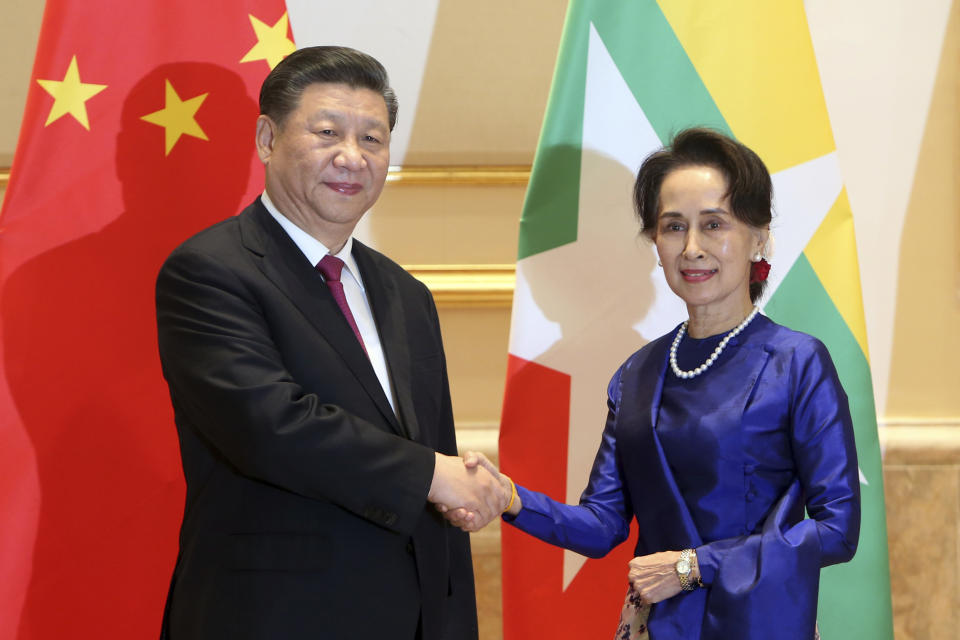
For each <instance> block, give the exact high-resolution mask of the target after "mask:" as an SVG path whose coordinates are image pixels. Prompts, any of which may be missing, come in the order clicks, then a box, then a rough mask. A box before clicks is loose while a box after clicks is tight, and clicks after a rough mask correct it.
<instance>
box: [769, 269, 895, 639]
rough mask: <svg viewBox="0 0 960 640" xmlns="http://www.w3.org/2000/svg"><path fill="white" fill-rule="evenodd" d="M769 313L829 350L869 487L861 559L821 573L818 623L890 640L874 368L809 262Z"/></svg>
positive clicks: (792, 274) (835, 633)
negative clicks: (810, 336)
mask: <svg viewBox="0 0 960 640" xmlns="http://www.w3.org/2000/svg"><path fill="white" fill-rule="evenodd" d="M765 311H766V313H767V315H769V316H770V317H771V318H773V319H774V320H776V321H777V322H779V323H781V324H784V325H786V326H788V327H790V328H791V329H795V330H797V331H803V332H804V333H809V334H810V335H813V336H816V337H817V338H819V339H820V340H821V341H822V342H823V343H824V344H825V345H826V346H827V349H828V350H829V351H830V356H831V358H833V362H834V364H835V365H836V367H837V374H838V375H839V376H840V382H841V384H843V388H844V390H845V391H846V392H847V397H848V398H849V400H850V413H851V415H852V417H853V426H854V431H855V433H856V439H857V458H858V459H859V463H860V469H861V471H862V472H863V475H864V477H865V478H866V479H867V483H868V484H867V485H863V484H861V486H860V491H861V503H862V513H861V525H860V545H859V547H858V548H857V555H856V556H855V557H854V559H853V561H852V562H850V563H848V564H841V565H835V566H832V567H827V568H826V569H824V570H823V572H822V574H821V580H820V606H819V612H818V617H819V623H820V629H821V631H822V634H823V637H824V638H890V637H892V630H891V628H890V620H891V618H892V607H891V603H890V589H889V585H890V565H889V561H888V555H887V522H886V515H885V511H884V504H883V470H882V468H881V460H880V445H879V441H878V437H877V416H876V412H875V409H874V405H873V385H872V382H871V379H870V367H869V363H868V362H867V359H866V357H865V356H864V353H863V350H862V349H861V348H860V345H859V343H858V342H857V340H856V338H855V337H854V335H853V333H852V332H851V331H850V328H849V327H848V326H847V324H846V322H844V320H843V317H842V316H841V315H840V312H839V311H838V310H837V308H836V306H835V305H834V303H833V300H832V299H831V298H830V295H829V294H828V293H827V291H826V289H824V287H823V285H822V284H821V282H820V279H819V278H818V277H817V274H816V272H814V270H813V267H812V266H811V265H810V262H809V261H808V260H807V257H806V255H804V254H800V257H799V258H797V261H796V262H794V263H793V266H792V267H791V269H790V271H789V273H787V276H786V278H784V280H783V282H782V283H781V285H780V287H779V288H778V289H777V291H776V292H775V293H774V295H773V297H772V298H771V299H770V302H769V303H768V304H767V305H766V307H765ZM854 612H855V613H856V615H853V614H854Z"/></svg>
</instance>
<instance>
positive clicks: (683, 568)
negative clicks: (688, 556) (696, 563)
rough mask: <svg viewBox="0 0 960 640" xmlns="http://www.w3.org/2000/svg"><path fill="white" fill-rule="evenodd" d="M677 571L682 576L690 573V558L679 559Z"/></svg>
mask: <svg viewBox="0 0 960 640" xmlns="http://www.w3.org/2000/svg"><path fill="white" fill-rule="evenodd" d="M677 573H679V574H680V575H682V576H685V575H687V574H688V573H690V561H689V560H678V561H677Z"/></svg>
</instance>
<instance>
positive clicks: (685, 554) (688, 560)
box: [676, 549, 697, 591]
mask: <svg viewBox="0 0 960 640" xmlns="http://www.w3.org/2000/svg"><path fill="white" fill-rule="evenodd" d="M696 557H697V553H696V551H694V550H693V549H684V550H683V551H681V552H680V559H679V560H677V564H676V570H677V578H679V579H680V588H681V589H683V590H684V591H693V590H694V589H696V588H697V581H696V580H691V579H690V574H691V573H693V561H694V559H695V558H696Z"/></svg>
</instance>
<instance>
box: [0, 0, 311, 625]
mask: <svg viewBox="0 0 960 640" xmlns="http://www.w3.org/2000/svg"><path fill="white" fill-rule="evenodd" d="M292 50H293V41H292V37H291V35H290V30H289V25H288V19H287V16H286V9H285V6H284V2H283V0H207V1H206V2H194V1H193V0H163V1H161V0H152V1H147V0H144V1H142V2H135V3H129V2H128V3H117V2H114V1H110V0H47V4H46V10H45V14H44V19H43V28H42V31H41V35H40V41H39V45H38V49H37V56H36V61H35V64H34V70H33V75H32V79H31V87H30V92H29V95H28V99H27V108H26V115H25V116H24V120H23V125H22V127H21V133H20V141H19V145H18V147H17V152H16V155H15V158H14V163H13V167H12V170H11V177H10V184H9V187H8V190H7V193H6V198H5V202H4V207H3V210H2V212H0V442H2V445H0V575H2V576H3V580H0V640H13V639H14V638H17V639H19V640H28V639H29V640H33V639H48V638H49V639H53V638H56V639H58V640H59V639H61V638H87V637H89V638H97V639H101V638H151V637H157V635H158V634H159V630H160V620H161V616H162V613H163V603H164V599H165V596H166V592H167V588H168V586H169V581H170V575H171V572H172V569H173V565H174V562H175V560H176V549H177V528H178V525H179V522H180V517H181V515H182V510H183V501H184V495H183V493H184V486H183V481H182V473H181V471H180V463H179V455H178V449H177V440H176V431H175V429H174V425H173V415H172V410H171V409H170V406H169V398H168V395H167V391H166V386H165V384H164V382H163V379H162V377H161V373H160V366H159V358H158V356H157V348H156V330H155V321H154V306H153V287H154V280H155V277H156V273H157V271H158V269H159V267H160V265H161V263H162V261H163V259H164V258H165V257H166V255H167V254H168V253H169V252H170V251H171V250H172V249H173V248H174V247H175V246H176V245H177V244H179V243H180V242H182V241H183V240H184V239H186V238H187V237H188V236H189V235H191V234H192V233H194V232H196V231H198V230H200V229H202V228H203V227H206V226H209V225H210V224H212V223H213V222H215V221H218V220H222V219H224V218H227V217H229V216H231V215H233V214H235V213H236V212H237V211H238V210H239V209H240V208H241V206H242V205H243V204H245V203H246V202H247V201H249V200H251V199H252V198H253V197H254V196H255V194H256V193H257V192H258V191H259V190H260V189H261V188H262V185H263V180H262V173H261V172H262V169H261V167H260V163H259V161H258V160H257V158H256V156H255V154H254V152H253V149H254V144H253V135H254V121H255V118H256V115H257V112H258V111H257V104H256V96H257V92H258V90H259V86H260V83H261V82H262V80H263V78H264V77H265V76H266V74H267V73H268V71H269V70H270V68H271V67H272V66H274V65H276V63H277V62H279V61H280V60H281V59H282V58H283V56H285V55H286V54H288V53H290V52H291V51H292Z"/></svg>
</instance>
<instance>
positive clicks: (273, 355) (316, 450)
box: [156, 248, 434, 533]
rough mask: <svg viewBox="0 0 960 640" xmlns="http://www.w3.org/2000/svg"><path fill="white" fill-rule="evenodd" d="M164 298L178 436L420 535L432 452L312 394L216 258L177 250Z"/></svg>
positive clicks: (241, 466)
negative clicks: (194, 437)
mask: <svg viewBox="0 0 960 640" xmlns="http://www.w3.org/2000/svg"><path fill="white" fill-rule="evenodd" d="M156 295H157V327H158V341H159V347H160V358H161V362H162V366H163V373H164V376H165V378H166V379H167V382H168V384H169V386H170V393H171V398H172V400H173V404H174V410H175V412H176V414H177V421H178V424H179V425H180V428H181V429H183V428H190V429H193V430H195V431H196V432H197V433H198V435H199V436H200V437H201V438H202V439H203V440H204V441H205V442H206V443H207V444H208V445H209V447H211V448H212V449H213V450H215V451H216V454H217V455H220V456H222V457H223V458H225V459H226V460H227V461H228V462H229V464H230V465H231V466H233V467H234V468H235V469H236V471H237V472H238V473H240V474H243V475H246V476H249V477H251V478H255V479H257V480H259V481H262V482H265V483H269V484H272V485H275V486H278V487H281V488H283V489H286V490H289V491H291V492H294V493H297V494H300V495H303V496H307V497H311V498H316V499H321V500H327V501H331V502H334V503H336V504H338V505H340V506H342V507H343V508H345V509H347V510H349V511H351V512H353V513H355V514H357V515H359V516H361V517H363V518H366V519H368V520H372V521H374V522H376V523H377V524H380V525H381V526H384V527H387V528H389V529H392V530H395V531H398V532H401V533H409V532H411V531H413V529H414V527H415V526H416V522H417V519H418V518H419V517H420V515H421V514H422V512H423V509H424V505H425V502H426V496H427V492H428V490H429V487H430V483H431V480H432V476H433V467H434V453H433V451H432V450H431V449H430V448H428V447H425V446H423V445H420V444H417V443H414V442H411V441H409V440H406V439H404V438H401V437H399V436H397V435H394V434H391V433H388V432H386V431H384V430H383V429H380V428H378V427H376V426H374V425H373V424H371V423H369V422H367V421H365V420H363V419H361V418H359V417H357V416H355V415H351V414H350V413H348V412H347V411H345V410H343V409H342V408H341V407H339V406H337V405H334V404H327V403H324V402H323V401H322V400H321V399H320V398H318V397H317V396H316V395H314V394H311V393H306V392H305V391H304V389H303V388H301V386H300V385H298V383H297V381H296V380H294V379H293V378H292V376H291V374H290V373H289V372H288V371H287V370H286V369H285V367H284V364H283V359H282V357H281V353H280V352H279V351H278V349H277V347H276V345H275V344H274V342H273V341H272V339H271V337H270V329H269V327H268V324H267V321H266V318H265V315H264V312H263V309H261V306H260V303H259V302H258V300H257V298H256V296H255V295H253V293H252V292H251V291H250V288H249V287H248V286H247V285H246V284H245V283H244V282H243V281H242V279H241V278H240V276H239V275H238V274H237V273H236V272H235V271H234V270H232V269H230V268H228V267H227V266H226V265H225V264H223V263H222V262H221V261H219V260H218V259H217V258H215V257H213V256H210V255H207V254H205V253H203V252H200V251H197V250H195V249H189V248H181V249H178V250H177V251H175V252H174V253H173V254H172V255H171V257H170V258H169V259H168V260H167V262H166V263H165V265H164V266H163V268H162V270H161V272H160V275H159V278H158V281H157V290H156ZM318 366H323V363H318Z"/></svg>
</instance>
